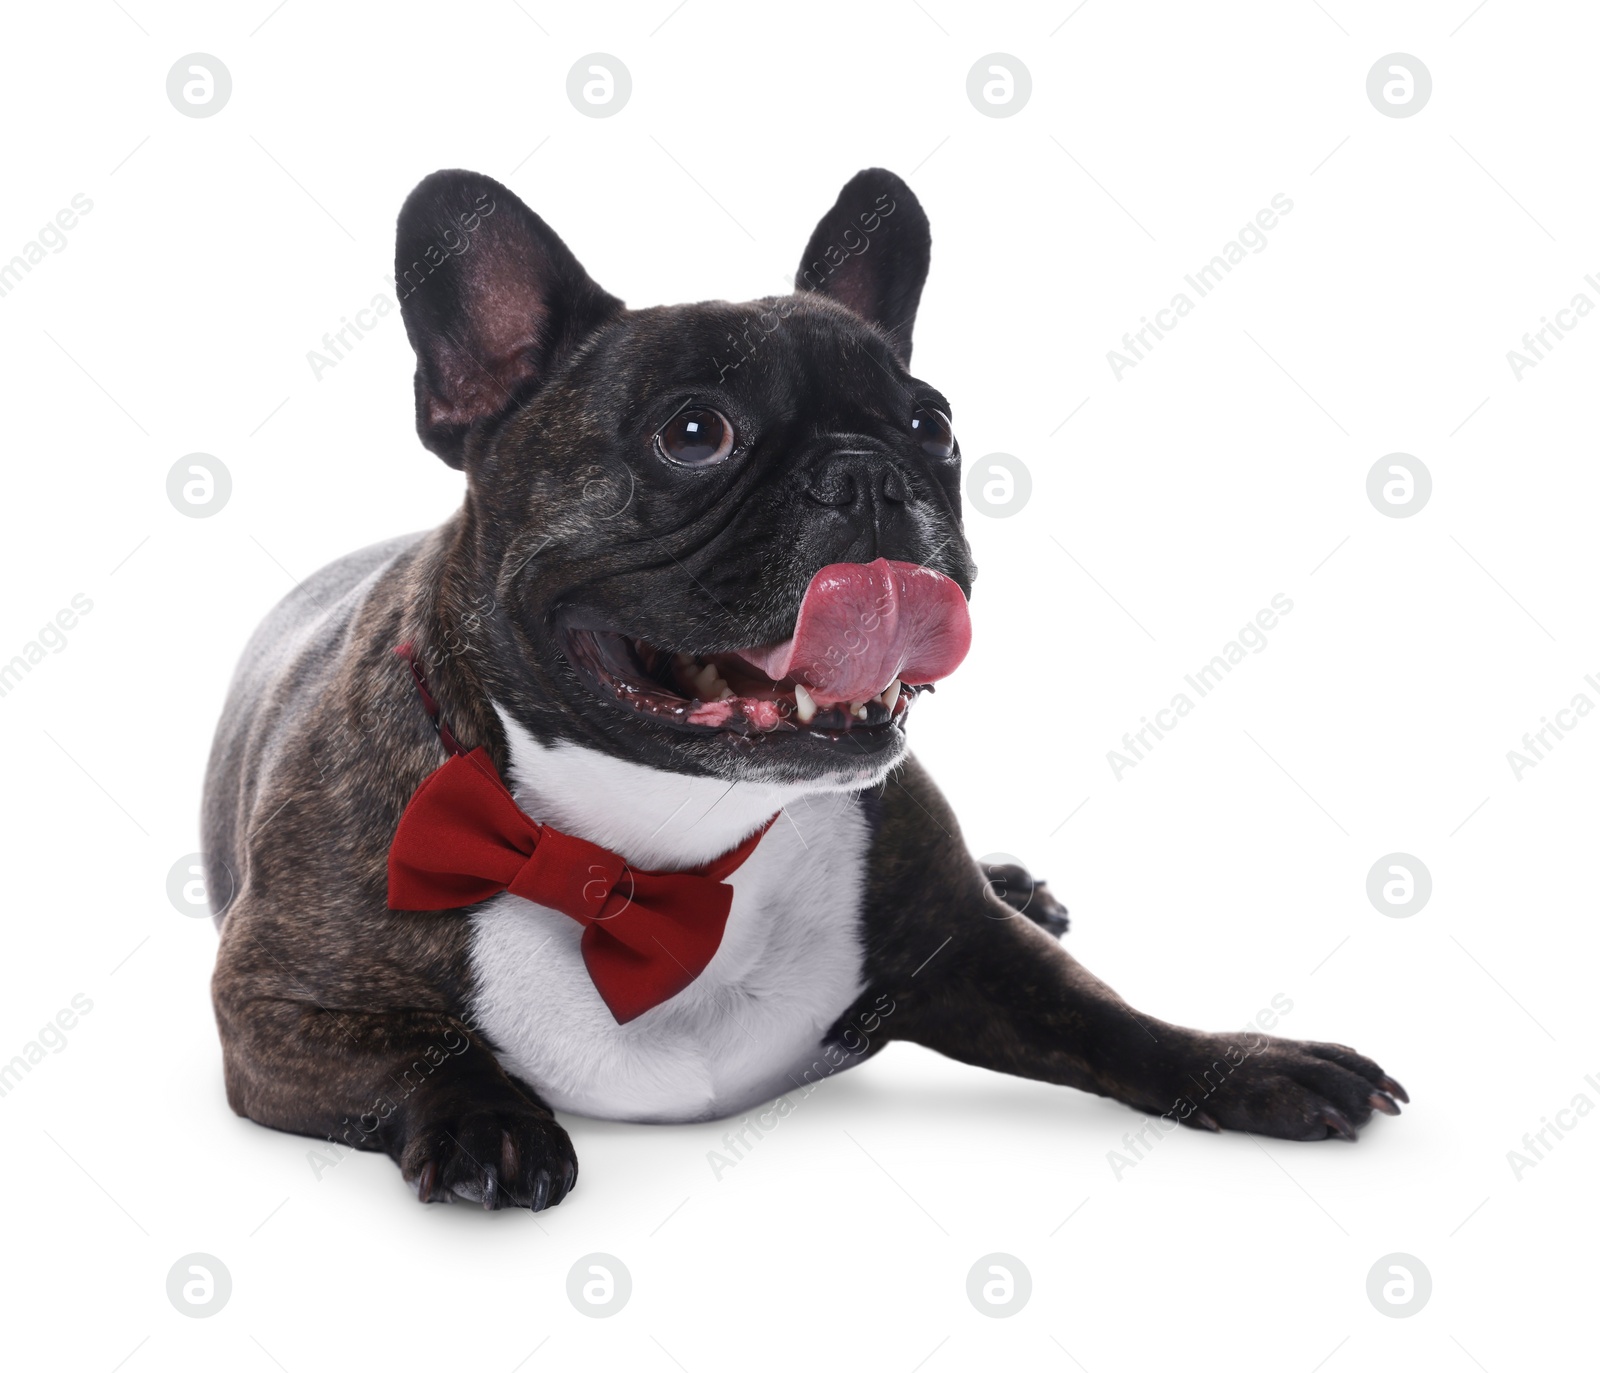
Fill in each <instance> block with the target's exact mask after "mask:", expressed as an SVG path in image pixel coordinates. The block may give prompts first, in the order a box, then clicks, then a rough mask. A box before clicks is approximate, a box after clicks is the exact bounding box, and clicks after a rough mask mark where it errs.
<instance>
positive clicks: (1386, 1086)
mask: <svg viewBox="0 0 1600 1373" xmlns="http://www.w3.org/2000/svg"><path fill="white" fill-rule="evenodd" d="M1378 1086H1380V1087H1382V1088H1383V1090H1384V1091H1386V1092H1387V1093H1388V1094H1389V1095H1390V1096H1392V1097H1398V1098H1399V1099H1400V1100H1401V1101H1404V1102H1407V1103H1409V1102H1410V1100H1411V1098H1410V1097H1409V1096H1408V1095H1406V1089H1405V1088H1404V1087H1402V1086H1401V1085H1400V1084H1399V1083H1398V1082H1396V1081H1395V1080H1394V1079H1393V1078H1392V1077H1385V1078H1381V1079H1380V1080H1379V1082H1378Z"/></svg>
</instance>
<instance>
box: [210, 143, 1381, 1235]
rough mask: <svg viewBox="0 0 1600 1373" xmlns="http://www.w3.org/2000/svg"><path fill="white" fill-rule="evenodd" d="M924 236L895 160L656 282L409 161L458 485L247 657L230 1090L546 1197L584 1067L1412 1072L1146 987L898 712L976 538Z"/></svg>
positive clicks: (942, 666) (556, 1176)
mask: <svg viewBox="0 0 1600 1373" xmlns="http://www.w3.org/2000/svg"><path fill="white" fill-rule="evenodd" d="M929 249H930V237H929V231H928V222H927V219H926V217H925V216H924V214H923V211H922V208H921V206H920V205H919V204H918V202H917V199H916V197H915V196H914V195H913V194H912V193H911V190H910V188H909V187H908V186H907V185H906V184H905V182H903V181H902V180H900V179H899V178H898V177H896V176H894V175H893V174H891V173H889V172H886V171H882V170H868V171H863V172H861V173H860V174H859V175H857V176H855V177H854V178H852V179H851V180H850V181H849V182H848V183H847V184H846V185H845V187H844V189H843V190H842V191H841V193H840V195H839V198H838V200H837V202H836V203H835V204H834V206H833V208H832V209H830V210H829V211H828V212H827V213H826V214H825V215H824V216H823V217H822V220H821V222H820V223H819V224H818V225H817V228H816V231H815V233H814V234H813V235H812V236H811V240H810V242H809V244H807V246H806V249H805V252H804V254H803V255H802V257H801V260H800V266H799V270H798V272H797V274H796V276H795V281H794V290H793V292H792V293H791V294H788V295H784V296H774V297H768V298H766V299H762V300H757V301H754V302H751V303H748V304H743V305H734V304H729V303H726V302H722V301H713V302H709V303H704V304H697V305H678V306H661V307H652V308H649V309H640V310H630V309H628V308H626V307H625V306H624V305H623V303H622V302H621V301H620V300H618V299H617V298H616V297H614V296H612V295H609V294H608V293H607V292H606V291H604V290H602V289H601V288H600V287H599V286H598V285H596V284H595V282H594V281H593V280H592V279H591V278H590V277H589V276H588V274H587V273H586V272H585V271H584V269H583V268H582V267H581V266H580V265H579V263H578V261H577V259H576V258H575V257H574V256H573V254H572V253H571V251H569V249H568V248H567V246H566V245H565V244H564V243H563V242H562V241H561V239H559V238H558V237H557V236H556V235H555V233H553V232H552V231H551V230H550V229H549V228H548V227H547V226H546V225H545V223H544V221H543V220H542V219H540V218H539V217H538V216H537V215H536V214H534V213H533V212H532V211H530V210H529V209H528V208H527V207H526V206H525V205H524V204H523V203H522V202H521V201H520V200H519V199H518V198H517V197H516V196H515V195H514V194H512V193H511V192H510V191H509V190H507V189H506V188H505V187H504V186H502V185H500V184H499V183H497V182H495V181H492V180H490V179H489V178H488V177H485V176H480V175H475V174H473V173H469V172H462V171H444V172H438V173H435V174H434V175H433V176H430V177H428V178H427V179H426V180H425V181H423V182H422V183H421V184H420V185H419V186H418V187H417V188H416V190H415V191H414V192H413V193H412V194H411V196H410V197H409V198H408V199H407V201H406V202H405V205H404V207H403V208H402V210H401V212H400V217H399V225H398V247H397V253H396V285H397V290H398V294H399V297H400V301H401V311H402V316H403V318H404V321H405V326H406V332H407V335H408V337H409V339H410V341H411V344H412V346H413V348H414V349H415V352H416V358H417V368H416V378H415V394H416V421H417V431H418V433H419V435H420V436H421V439H422V442H423V444H424V445H425V446H426V447H427V448H429V449H431V450H432V451H433V452H434V453H436V454H437V455H438V456H439V457H440V458H442V459H443V460H444V461H445V462H447V463H449V464H450V465H451V466H452V467H456V468H459V469H461V470H462V471H463V472H464V474H465V485H466V495H465V499H464V501H463V503H462V506H461V508H460V509H459V510H458V511H457V512H456V513H455V514H454V515H453V516H452V517H451V518H450V519H449V520H447V521H446V522H445V523H444V524H443V525H441V526H440V527H439V528H438V529H435V530H433V531H432V532H430V533H423V534H414V535H409V536H406V537H403V538H398V539H394V540H392V541H391V542H388V543H384V544H380V545H378V546H376V547H371V548H367V549H364V550H362V551H360V552H357V553H353V554H351V555H349V556H348V557H346V558H343V559H341V560H340V561H338V562H335V563H333V564H331V565H330V566H328V567H326V568H324V569H323V570H322V571H320V572H318V573H316V574H315V575H314V576H312V577H311V578H309V579H308V580H307V581H306V582H305V583H304V584H302V585H301V586H299V587H298V588H297V589H296V590H295V592H294V593H292V594H291V595H290V596H289V597H288V598H287V599H285V600H284V601H283V602H282V603H281V604H280V605H278V606H277V607H276V608H275V609H274V610H273V611H272V612H271V613H270V614H269V615H268V617H267V619H266V620H265V621H264V623H263V624H262V625H261V626H260V628H259V629H258V630H257V631H256V634H255V636H254V637H253V639H252V640H251V641H250V643H249V646H248V647H247V649H246V650H245V653H244V656H243V660H242V662H241V663H240V665H239V668H238V670H237V673H236V676H235V678H234V680H233V683H232V685H231V687H230V689H229V694H228V698H227V703H226V707H225V709H224V712H223V715H222V718H221V722H220V724H219V726H218V728H217V732H216V737H215V742H214V745H213V750H212V754H211V759H210V764H209V769H208V773H207V777H206V783H205V796H204V804H203V827H204V841H203V842H204V851H205V855H206V868H207V876H208V887H209V890H210V891H211V892H212V893H215V894H219V895H218V896H217V897H215V898H214V901H215V904H216V906H217V907H218V909H216V910H215V912H214V913H215V919H216V922H217V925H218V928H219V931H220V943H219V951H218V956H217V964H216V972H215V977H214V980H213V997H214V1002H215V1007H216V1015H217V1022H218V1026H219V1029H220V1033H221V1040H222V1049H223V1067H224V1076H225V1081H226V1087H227V1096H228V1101H229V1104H230V1105H231V1106H232V1107H233V1109H234V1110H235V1111H236V1112H238V1113H239V1114H241V1115H244V1116H247V1117H249V1118H250V1119H252V1120H255V1121H259V1122H260V1123H261V1124H263V1125H268V1126H271V1127H273V1128H275V1129H280V1130H288V1131H294V1132H296V1133H300V1134H305V1135H312V1136H317V1137H320V1138H325V1139H327V1140H331V1141H335V1142H337V1143H340V1144H343V1145H348V1146H350V1147H351V1148H356V1149H369V1150H381V1151H383V1152H385V1153H387V1154H388V1155H389V1156H390V1157H391V1158H393V1159H394V1160H395V1161H396V1162H397V1163H398V1164H399V1167H400V1171H401V1174H402V1176H403V1178H404V1179H405V1181H406V1182H407V1183H408V1184H410V1186H411V1188H412V1189H413V1190H414V1191H415V1194H416V1195H417V1196H418V1197H419V1198H420V1199H421V1200H423V1201H425V1202H426V1201H441V1200H452V1199H456V1198H461V1199H465V1200H468V1201H472V1202H476V1203H479V1204H481V1205H482V1206H484V1207H485V1208H488V1209H497V1208H501V1207H507V1206H521V1207H531V1208H532V1209H533V1210H536V1211H537V1210H540V1209H542V1208H544V1207H547V1206H553V1205H555V1204H556V1203H558V1202H560V1201H561V1200H562V1199H563V1198H564V1197H565V1196H566V1195H567V1194H568V1193H569V1192H570V1191H571V1190H572V1188H573V1185H574V1183H575V1182H576V1180H577V1175H578V1165H577V1160H576V1158H575V1156H574V1153H573V1147H572V1142H571V1140H570V1138H569V1137H568V1134H567V1132H566V1130H564V1129H563V1128H562V1126H561V1124H560V1123H559V1122H558V1120H557V1116H556V1113H557V1112H570V1113H574V1114H578V1115H584V1116H591V1117H601V1118H606V1119H612V1120H623V1121H638V1122H670V1121H699V1120H706V1119H712V1118H718V1117H722V1116H727V1115H732V1114H736V1113H739V1112H743V1111H746V1110H748V1109H750V1108H751V1107H752V1106H755V1105H757V1104H760V1103H763V1102H766V1101H769V1100H771V1099H773V1098H774V1097H776V1096H777V1095H779V1094H781V1093H784V1092H786V1091H789V1090H792V1089H794V1088H797V1087H801V1086H802V1085H808V1084H811V1083H814V1082H817V1081H819V1080H821V1079H822V1078H825V1077H827V1076H828V1075H830V1074H831V1073H833V1072H834V1071H836V1070H839V1069H842V1068H845V1067H848V1066H851V1065H852V1064H854V1063H858V1062H860V1061H862V1060H863V1059H865V1058H866V1057H868V1056H869V1055H871V1054H873V1053H876V1052H877V1051H878V1050H880V1049H881V1048H882V1047H883V1045H884V1044H885V1043H887V1042H889V1041H891V1040H908V1041H910V1042H912V1043H917V1044H923V1045H927V1046H929V1047H930V1048H933V1049H936V1050H938V1051H939V1052H940V1053H942V1054H946V1055H948V1056H950V1057H952V1058H955V1059H958V1060H960V1061H961V1062H964V1063H970V1064H976V1065H978V1066H980V1067H984V1068H990V1069H994V1070H996V1071H999V1072H1005V1073H1013V1074H1018V1075H1020V1076H1023V1077H1029V1078H1035V1079H1041V1080H1043V1081H1047V1082H1052V1083H1061V1084H1064V1085H1067V1086H1071V1087H1077V1088H1080V1089H1082V1090H1084V1091H1088V1092H1094V1093H1098V1094H1100V1095H1102V1096H1109V1097H1113V1098H1115V1099H1117V1100H1118V1101H1121V1102H1125V1103H1127V1104H1128V1105H1129V1106H1132V1107H1133V1108H1135V1109H1136V1110H1139V1111H1142V1112H1145V1113H1147V1115H1149V1116H1152V1117H1155V1118H1157V1119H1156V1121H1155V1124H1156V1125H1157V1126H1158V1127H1159V1128H1160V1129H1162V1130H1163V1131H1165V1130H1167V1129H1170V1128H1172V1126H1173V1123H1174V1122H1176V1123H1181V1124H1183V1125H1185V1126H1189V1127H1195V1128H1202V1129H1206V1130H1217V1129H1223V1128H1227V1129H1234V1130H1247V1131H1253V1132H1256V1133H1258V1134H1263V1135H1272V1136H1277V1137H1279V1138H1283V1139H1293V1140H1312V1139H1323V1138H1327V1137H1330V1136H1341V1137H1344V1138H1346V1139H1354V1138H1355V1136H1356V1132H1357V1130H1358V1129H1359V1128H1360V1127H1361V1126H1362V1125H1364V1124H1365V1123H1366V1122H1367V1121H1368V1119H1369V1118H1370V1117H1371V1115H1372V1112H1373V1111H1375V1110H1376V1111H1382V1112H1385V1113H1389V1114H1396V1113H1398V1110H1399V1108H1398V1106H1397V1105H1396V1098H1398V1099H1400V1100H1402V1101H1403V1100H1407V1099H1408V1098H1407V1097H1406V1095H1405V1092H1404V1091H1403V1090H1402V1089H1401V1087H1400V1086H1399V1084H1398V1083H1396V1082H1395V1081H1394V1080H1393V1079H1391V1078H1390V1077H1388V1076H1387V1075H1386V1074H1385V1073H1384V1071H1383V1070H1382V1069H1381V1068H1379V1067H1378V1065H1377V1064H1376V1063H1374V1062H1373V1061H1372V1060H1370V1059H1368V1058H1365V1057H1363V1056H1362V1055H1361V1054H1358V1053H1356V1052H1355V1051H1354V1050H1352V1049H1348V1048H1345V1047H1344V1046H1343V1045H1339V1044H1326V1043H1305V1042H1299V1041H1294V1040H1288V1039H1281V1038H1271V1037H1268V1036H1265V1035H1261V1034H1257V1033H1254V1032H1253V1030H1252V1031H1251V1032H1246V1033H1243V1034H1241V1033H1221V1034H1209V1033H1204V1032H1200V1031H1196V1030H1191V1029H1184V1028H1180V1027H1179V1026H1176V1025H1171V1024H1167V1023H1165V1022H1163V1021H1160V1020H1157V1019H1155V1018H1153V1017H1151V1016H1148V1015H1144V1014H1142V1013H1140V1012H1138V1011H1136V1010H1134V1009H1133V1007H1131V1006H1129V1005H1128V1004H1127V1003H1126V1002H1124V1001H1123V1000H1122V999H1121V998H1120V997H1119V996H1118V995H1117V994H1116V993H1115V992H1113V991H1112V990H1111V988H1110V987H1108V986H1106V984H1104V983H1103V982H1101V981H1099V980H1098V979H1097V978H1095V977H1093V976H1092V975H1091V974H1090V973H1088V972H1087V971H1085V969H1083V968H1082V967H1081V966H1080V965H1079V964H1078V963H1077V962H1076V961H1074V959H1073V958H1072V957H1071V956H1070V955H1068V954H1067V953H1066V952H1065V950H1064V949H1063V948H1062V947H1061V945H1060V943H1059V942H1058V940H1057V937H1056V936H1058V935H1059V934H1060V933H1061V932H1062V931H1063V930H1064V929H1065V926H1066V913H1065V911H1063V910H1062V909H1061V907H1060V906H1059V905H1058V904H1057V902H1056V900H1055V898H1054V897H1053V896H1052V895H1051V893H1050V891H1049V888H1048V887H1047V886H1045V885H1044V884H1043V883H1041V882H1037V881H1035V880H1034V879H1033V878H1031V877H1030V876H1029V875H1028V874H1027V873H1026V872H1025V871H1023V870H1022V869H1021V868H1018V867H1015V866H1009V867H1006V868H997V869H994V870H985V869H983V868H982V867H980V865H979V864H978V863H977V862H976V861H975V860H974V859H973V858H972V857H971V856H970V855H969V853H968V850H967V848H966V846H965V845H964V843H963V841H962V837H961V831H960V828H959V826H958V825H957V823H956V818H955V816H954V815H953V814H952V812H951V809H950V807H949V805H947V804H946V802H945V800H944V798H943V796H941V795H940V793H939V791H938V789H937V787H935V785H934V783H933V782H932V780H931V779H930V778H929V777H928V775H927V774H926V773H925V772H924V771H923V769H922V768H921V767H919V766H918V764H917V762H916V760H915V759H914V758H913V757H912V756H911V754H910V753H909V752H908V751H907V719H908V716H909V715H910V713H911V710H912V708H913V706H914V705H915V704H916V702H917V699H918V698H919V697H920V696H921V695H922V694H924V693H925V692H926V691H928V690H929V689H931V686H932V684H933V683H934V682H936V681H938V680H940V679H941V678H942V677H944V676H946V675H948V674H949V673H950V672H951V671H953V670H954V669H955V667H956V666H957V665H958V664H959V662H960V660H961V658H962V656H963V655H964V654H965V652H966V651H967V647H968V644H969V640H970V627H969V624H968V619H967V604H968V598H969V596H970V593H971V589H972V580H973V575H974V567H973V563H972V559H971V555H970V552H969V549H968V545H967V542H966V539H965V537H964V536H963V533H962V521H961V480H960V477H961V449H960V445H959V444H958V443H957V442H956V439H955V434H954V431H953V429H952V424H951V418H950V417H951V414H952V410H951V406H950V403H949V402H948V400H947V399H946V398H945V396H944V395H943V394H942V393H941V392H940V391H939V390H938V389H937V388H935V387H934V386H933V385H932V384H930V383H929V382H926V381H923V380H922V379H920V378H919V377H917V376H916V375H914V374H913V373H912V372H911V370H910V363H911V336H912V326H913V323H914V321H915V318H916V314H917V306H918V302H919V299H920V297H921V294H922V288H923V283H924V279H925V277H926V274H927V270H928V262H929ZM223 897H226V899H225V900H224V899H222V898H223ZM674 965H676V966H674Z"/></svg>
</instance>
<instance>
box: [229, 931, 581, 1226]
mask: <svg viewBox="0 0 1600 1373" xmlns="http://www.w3.org/2000/svg"><path fill="white" fill-rule="evenodd" d="M238 914H239V913H237V912H236V913H235V914H234V915H231V916H230V917H229V919H230V920H236V919H237V918H238ZM230 933H234V932H231V931H230ZM252 943H254V941H247V940H242V939H237V938H235V939H232V940H225V941H224V944H223V956H222V957H221V958H219V960H218V965H217V976H216V978H215V980H214V982H213V999H214V1001H215V1004H216V1010H217V1022H218V1027H219V1029H220V1030H221V1033H222V1045H223V1070H224V1076H225V1079H226V1083H227V1090H228V1103H229V1105H231V1106H232V1107H233V1109H234V1110H235V1111H237V1112H238V1113H239V1114H240V1115H242V1116H247V1117H249V1118H250V1119H252V1120H255V1121H258V1122H259V1123H260V1124H262V1125H269V1126H272V1127H273V1128H274V1129H278V1130H288V1131H292V1132H293V1133H296V1134H304V1135H315V1136H318V1137H320V1138H323V1139H327V1140H329V1141H332V1142H334V1143H337V1144H342V1145H347V1146H348V1147H350V1148H354V1149H371V1150H377V1151H381V1152H383V1153H386V1154H388V1155H389V1157H390V1158H392V1159H394V1160H395V1162H396V1163H398V1164H399V1165H400V1171H401V1174H402V1176H403V1177H404V1178H405V1180H406V1181H407V1182H408V1183H410V1184H411V1185H412V1186H413V1187H414V1188H415V1189H416V1191H417V1196H418V1198H419V1200H422V1201H450V1200H453V1199H454V1198H455V1197H461V1198H463V1199H465V1200H468V1201H475V1202H479V1203H481V1204H482V1205H483V1206H484V1207H485V1208H486V1209H488V1210H496V1209H499V1208H500V1207H505V1206H527V1207H531V1208H532V1209H533V1210H535V1211H539V1210H543V1209H544V1208H545V1207H546V1206H554V1205H555V1204H556V1203H557V1202H559V1201H560V1200H561V1199H562V1198H563V1197H564V1196H565V1195H566V1194H567V1192H569V1191H570V1190H571V1189H572V1186H573V1183H574V1182H575V1181H576V1180H577V1176H578V1163H577V1158H576V1156H575V1155H574V1154H573V1150H572V1141H571V1140H570V1139H569V1138H568V1137H567V1132H566V1131H565V1130H563V1129H562V1128H561V1126H560V1125H559V1124H557V1123H556V1120H555V1117H554V1116H553V1115H552V1114H551V1112H550V1110H549V1109H548V1108H547V1107H546V1106H545V1105H544V1103H543V1102H541V1101H540V1100H539V1098H538V1097H537V1095H535V1094H534V1092H533V1090H532V1089H531V1088H529V1087H527V1086H526V1085H525V1084H522V1083H519V1082H515V1081H514V1080H513V1079H512V1078H510V1077H509V1076H507V1074H506V1073H505V1072H504V1071H503V1070H502V1069H501V1067H500V1065H499V1063H498V1062H497V1061H496V1060H495V1058H494V1055H493V1054H492V1053H491V1052H490V1051H489V1049H488V1047H487V1046H486V1045H485V1044H484V1043H483V1041H482V1040H481V1039H480V1038H479V1037H478V1036H477V1035H475V1034H473V1033H472V1032H471V1031H470V1030H469V1029H468V1028H467V1027H466V1026H465V1025H463V1024H462V1022H461V1021H460V1020H459V1019H458V1018H457V1017H455V1016H452V1015H450V1014H448V1013H447V1012H445V1011H442V1010H390V1011H382V1012H371V1011H349V1010H344V1009H342V1008H340V1007H339V1006H338V1005H337V1004H334V1003H333V1001H332V999H331V995H330V1000H329V1002H328V1003H327V1004H323V1003H322V1002H321V1001H319V1000H315V999H312V993H311V991H310V989H309V988H308V986H307V983H306V980H305V979H302V978H300V977H298V976H295V975H293V974H291V973H289V972H288V971H287V970H285V969H283V968H282V967H281V965H280V967H278V968H273V967H272V964H271V963H269V962H267V961H266V960H265V959H259V960H258V957H257V951H258V950H260V946H259V945H257V946H256V948H255V949H251V948H250V947H249V945H250V944H252ZM241 950H243V952H241ZM261 952H264V951H261ZM230 954H231V955H232V957H230ZM276 961H277V960H273V962H276ZM262 963H265V964H266V966H264V967H263V966H261V964H262Z"/></svg>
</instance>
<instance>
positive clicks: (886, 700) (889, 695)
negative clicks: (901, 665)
mask: <svg viewBox="0 0 1600 1373" xmlns="http://www.w3.org/2000/svg"><path fill="white" fill-rule="evenodd" d="M878 699H879V700H880V701H882V702H883V704H884V706H885V707H886V708H887V709H888V710H889V711H890V712H891V713H892V712H893V711H894V703H895V702H896V701H898V700H899V699H900V679H899V678H898V677H896V678H895V679H894V681H892V682H890V683H889V685H888V686H887V687H886V688H885V689H884V692H883V695H882V696H880V697H878Z"/></svg>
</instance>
